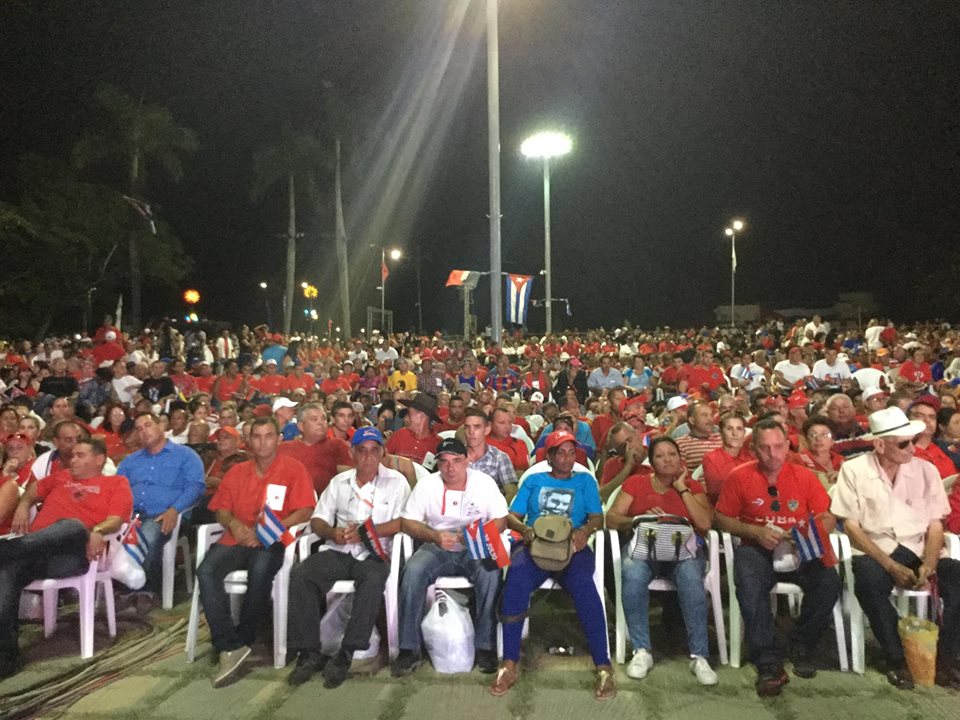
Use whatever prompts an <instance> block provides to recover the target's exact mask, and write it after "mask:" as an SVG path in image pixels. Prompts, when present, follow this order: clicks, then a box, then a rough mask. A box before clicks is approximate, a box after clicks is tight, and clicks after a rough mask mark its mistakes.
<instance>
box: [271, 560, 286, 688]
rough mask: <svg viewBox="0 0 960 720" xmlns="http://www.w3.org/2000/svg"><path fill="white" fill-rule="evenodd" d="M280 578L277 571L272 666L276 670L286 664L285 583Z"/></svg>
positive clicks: (274, 583) (274, 594)
mask: <svg viewBox="0 0 960 720" xmlns="http://www.w3.org/2000/svg"><path fill="white" fill-rule="evenodd" d="M280 572H283V571H282V570H281V571H280ZM281 580H282V578H280V577H279V573H278V577H276V578H275V579H274V582H273V666H274V667H275V668H277V669H278V670H279V669H281V668H283V667H284V666H285V665H286V664H287V583H286V582H282V581H281Z"/></svg>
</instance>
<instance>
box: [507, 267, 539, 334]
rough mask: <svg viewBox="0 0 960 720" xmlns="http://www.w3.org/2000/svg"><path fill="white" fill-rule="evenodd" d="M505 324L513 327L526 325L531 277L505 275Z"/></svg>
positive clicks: (531, 286)
mask: <svg viewBox="0 0 960 720" xmlns="http://www.w3.org/2000/svg"><path fill="white" fill-rule="evenodd" d="M506 282H507V305H506V311H507V322H508V323H512V324H513V325H526V324H527V310H529V309H530V290H531V289H532V288H533V276H532V275H510V274H508V275H507V278H506Z"/></svg>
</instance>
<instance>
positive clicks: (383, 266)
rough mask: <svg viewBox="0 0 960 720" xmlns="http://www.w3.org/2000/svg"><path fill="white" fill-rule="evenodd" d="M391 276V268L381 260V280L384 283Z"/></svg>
mask: <svg viewBox="0 0 960 720" xmlns="http://www.w3.org/2000/svg"><path fill="white" fill-rule="evenodd" d="M389 276H390V269H389V268H388V267H387V264H386V263H385V262H383V261H382V260H381V261H380V282H381V283H384V282H386V281H387V278H388V277H389Z"/></svg>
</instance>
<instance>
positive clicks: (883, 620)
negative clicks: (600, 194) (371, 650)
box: [0, 316, 960, 700]
mask: <svg viewBox="0 0 960 720" xmlns="http://www.w3.org/2000/svg"><path fill="white" fill-rule="evenodd" d="M0 367H2V369H0V443H2V448H3V455H2V473H3V478H2V479H0V483H2V484H0V535H4V539H3V540H0V677H3V676H9V675H12V674H14V673H16V672H17V671H19V669H20V668H21V666H22V659H21V654H20V651H19V647H18V618H17V615H18V607H19V597H20V594H21V591H22V589H23V588H24V587H25V586H26V585H27V584H29V583H30V582H32V581H33V580H35V579H38V578H42V577H65V576H68V575H74V574H77V573H78V572H81V571H82V568H83V565H84V563H87V562H89V561H90V560H91V559H94V558H96V557H97V556H98V555H99V554H100V553H101V552H102V551H103V550H104V546H105V543H106V541H105V539H104V538H105V537H107V536H109V535H111V533H115V532H116V531H118V530H119V529H120V528H121V527H123V526H124V524H125V523H130V522H131V521H132V520H134V519H136V522H137V523H139V526H140V528H141V531H142V535H143V538H144V540H145V545H146V552H145V557H144V559H143V569H144V572H145V574H146V578H147V581H146V585H145V586H144V588H143V589H141V590H137V591H132V590H131V591H129V592H124V593H123V597H122V598H120V601H121V604H123V605H125V606H127V607H132V608H134V610H135V611H145V610H149V609H150V608H151V607H153V605H154V603H155V602H156V599H157V595H158V593H159V592H160V584H161V574H162V573H161V556H162V549H163V546H164V544H165V543H166V542H167V541H168V540H169V539H170V538H171V536H172V534H173V533H174V531H175V530H179V531H180V532H184V531H185V530H186V528H187V527H188V526H190V525H193V526H198V525H201V524H204V523H213V522H216V523H219V524H220V525H222V526H223V527H224V529H225V531H224V534H223V536H222V538H221V539H220V541H219V542H218V543H217V544H216V545H214V546H213V547H212V548H211V549H210V551H208V552H207V554H206V556H205V558H204V560H203V563H202V564H201V565H200V567H199V568H198V571H197V580H198V583H199V588H200V600H201V603H202V607H203V610H204V613H205V615H206V618H207V622H208V624H209V626H210V631H211V637H212V642H213V645H214V648H215V649H216V651H218V652H219V664H218V666H217V669H216V670H215V673H214V677H213V682H214V685H215V686H218V687H219V686H222V685H225V684H227V683H230V682H232V681H234V680H235V679H236V678H237V677H238V673H239V670H240V669H241V668H242V666H243V664H244V662H245V661H246V659H247V657H248V655H249V654H250V652H251V646H252V645H253V643H254V641H255V638H256V632H257V629H258V626H259V624H260V622H261V620H262V619H263V618H264V617H266V616H267V615H268V608H269V603H270V596H271V586H272V582H273V578H274V575H275V574H276V573H277V571H278V569H279V568H280V567H281V564H282V563H283V559H284V552H283V550H284V545H285V543H286V541H287V540H288V539H289V538H288V537H286V536H287V534H288V532H287V531H288V529H289V528H293V527H294V526H300V525H301V524H304V523H306V524H308V525H309V531H311V532H313V533H315V534H316V535H317V536H318V538H319V539H320V540H322V541H323V545H322V549H325V550H329V551H328V552H317V553H315V554H313V555H311V556H310V557H308V558H304V559H302V560H301V562H299V563H298V564H297V565H296V566H295V567H294V569H293V571H292V573H291V575H290V593H289V598H290V599H289V602H290V612H289V617H290V619H291V621H290V626H289V635H290V637H289V647H290V648H291V649H292V650H293V651H295V653H296V664H295V667H294V668H293V670H292V672H291V674H290V677H289V681H290V683H291V684H295V685H296V684H301V683H304V682H307V681H308V680H310V679H311V677H312V676H313V675H314V674H315V673H321V674H322V675H323V678H324V683H325V685H326V686H327V687H337V686H339V685H341V684H342V683H343V682H344V681H345V680H346V679H347V678H348V675H349V670H350V667H351V662H352V658H353V654H354V653H355V652H357V651H363V650H366V649H367V648H368V647H369V643H370V635H371V631H372V628H373V627H374V625H375V624H376V622H377V618H378V616H379V614H380V611H381V607H382V604H383V592H384V586H385V584H386V582H387V571H388V569H389V568H388V565H389V560H387V561H386V562H385V560H384V559H385V558H389V555H390V545H391V542H392V539H393V538H394V536H396V535H397V534H398V533H400V532H403V533H405V534H406V535H408V536H410V537H411V538H412V539H413V540H414V541H415V543H416V550H415V552H414V553H413V555H412V556H411V557H410V558H408V559H407V561H406V562H405V565H404V568H403V572H402V575H401V580H400V589H399V655H398V656H397V658H396V660H395V661H394V662H393V665H392V672H393V674H394V675H396V676H402V675H405V674H407V673H410V672H412V671H413V670H415V669H416V668H417V667H418V666H419V665H420V664H421V663H422V662H423V655H422V652H423V649H422V646H423V638H422V634H421V630H420V624H421V620H422V617H423V613H424V611H425V591H426V588H427V587H428V586H429V585H431V584H432V583H433V582H434V581H435V580H436V578H437V577H440V576H449V575H462V576H465V577H466V578H468V579H469V581H470V583H471V584H472V586H473V602H474V604H475V608H474V617H475V650H476V665H477V667H478V668H479V669H480V670H481V671H482V672H486V673H491V674H493V675H494V680H493V684H492V685H491V688H490V692H491V693H492V694H493V695H495V696H502V695H504V694H506V693H507V692H508V691H509V690H510V688H511V687H512V686H513V685H514V684H515V683H516V682H517V680H518V678H519V673H520V665H519V659H520V649H521V637H522V627H523V621H524V619H525V618H526V615H527V612H528V611H529V609H530V596H531V593H532V592H533V591H534V590H535V589H536V588H538V587H540V585H541V583H542V582H543V581H544V580H545V579H547V578H554V579H555V580H557V582H558V584H559V585H560V586H561V587H563V588H564V589H565V590H566V591H567V592H568V593H569V594H570V595H571V597H572V598H573V602H574V606H575V609H576V614H577V618H578V620H579V623H580V625H581V627H582V628H583V631H584V634H585V636H586V639H587V643H588V645H589V649H590V654H591V657H592V659H593V662H594V664H595V665H596V677H595V684H594V696H595V697H596V698H597V699H599V700H605V699H609V698H612V697H614V696H615V694H616V683H615V680H614V674H613V672H612V668H611V659H610V657H609V650H608V640H607V637H608V627H607V619H606V616H605V613H604V611H603V608H604V605H603V601H602V597H601V593H602V592H603V590H602V589H598V587H597V586H596V585H595V583H594V577H593V575H594V566H595V563H596V562H597V559H596V558H595V557H594V554H593V549H592V544H591V543H590V542H589V540H590V538H591V536H592V535H594V534H595V533H597V532H598V531H603V530H604V528H611V529H614V530H619V531H621V538H622V540H623V542H624V552H625V558H624V562H623V567H622V575H623V591H622V594H623V597H622V604H623V608H624V612H625V616H626V622H627V626H628V637H629V640H630V644H631V646H632V648H633V654H632V657H631V658H630V659H629V662H628V663H627V666H626V673H627V675H628V676H629V677H631V678H635V679H638V680H639V679H642V678H644V677H645V676H646V675H647V674H648V673H649V672H651V671H652V669H653V665H654V658H653V654H652V647H651V642H650V617H649V607H650V603H649V585H650V583H651V582H652V580H653V579H654V578H657V577H665V578H668V579H670V580H672V581H673V582H674V583H675V585H676V587H677V589H678V596H679V605H680V609H681V615H682V622H683V625H684V627H685V631H686V640H687V644H688V647H689V654H690V671H691V673H692V675H693V676H694V677H695V678H696V680H697V681H698V682H699V683H701V684H703V685H713V684H716V683H717V682H718V678H717V674H716V673H715V672H714V670H713V669H712V667H711V665H710V662H709V655H710V652H709V641H708V622H707V601H706V597H705V590H704V584H703V574H704V572H705V562H706V560H705V558H706V550H705V541H704V538H705V536H706V533H707V532H708V531H709V530H710V529H711V528H715V529H718V530H720V531H722V532H727V533H730V534H731V535H732V536H733V537H735V538H737V541H738V544H737V545H736V547H735V549H733V550H732V551H733V552H734V556H735V578H734V580H735V585H736V595H737V600H738V602H739V608H740V612H741V613H742V614H743V617H744V620H745V623H744V625H745V628H746V641H747V645H748V647H749V652H750V656H751V659H752V661H753V662H754V664H755V665H756V668H757V681H756V690H757V692H758V694H760V695H761V696H771V695H777V694H779V693H780V692H781V689H782V687H783V686H784V685H785V684H786V683H787V682H788V676H787V674H786V671H785V661H786V660H789V661H790V663H791V664H792V668H793V673H794V675H796V676H798V677H801V678H811V677H813V676H814V675H815V674H816V673H817V670H818V667H817V666H818V662H817V655H816V653H815V652H814V650H815V648H816V645H817V643H818V640H819V638H820V636H821V635H822V634H823V633H824V631H825V630H827V629H828V628H829V626H830V623H831V622H832V611H833V607H834V604H835V602H836V600H837V598H838V597H839V595H840V593H841V579H840V575H839V574H838V573H837V572H836V570H835V569H833V568H832V567H829V563H827V562H824V560H823V558H819V557H814V558H809V557H801V556H800V555H799V554H798V548H797V547H796V544H797V543H796V542H795V537H796V536H795V535H794V534H793V533H792V532H791V531H793V530H802V531H804V532H806V531H807V528H808V527H809V526H811V525H815V526H816V527H818V528H822V529H823V530H824V531H825V532H830V531H834V530H835V528H836V529H837V530H836V531H842V532H844V533H846V535H847V536H848V537H849V539H850V542H851V544H852V547H853V554H854V557H853V559H852V569H853V573H854V579H855V594H856V599H857V600H858V601H859V603H860V605H861V606H862V607H863V610H864V612H865V614H866V616H867V618H868V619H869V621H870V627H871V629H872V631H873V634H874V635H875V637H876V639H877V642H878V644H879V646H880V649H881V653H882V656H883V660H884V663H885V666H884V668H883V669H884V672H886V675H887V678H888V680H889V681H890V683H892V684H893V685H895V686H896V687H898V688H911V687H913V678H912V677H911V673H910V670H909V668H908V666H907V663H906V660H905V655H904V650H903V645H902V642H901V640H900V638H899V636H898V634H897V613H896V610H895V609H894V606H893V605H892V604H891V603H890V601H889V598H890V593H891V590H893V589H894V588H904V589H925V588H928V587H929V582H930V580H931V579H932V578H934V577H935V578H936V585H937V589H938V592H939V597H940V598H942V603H943V608H942V617H943V622H942V628H941V631H940V639H939V647H938V667H937V682H938V683H940V684H943V685H945V686H949V687H952V688H954V689H960V561H958V560H957V559H951V558H949V557H947V553H946V551H945V550H944V533H945V532H954V533H956V532H960V484H957V485H954V480H955V479H956V477H957V475H958V473H960V409H958V400H960V330H958V329H955V328H954V327H952V326H951V325H950V324H948V323H918V324H915V325H910V326H903V325H901V326H897V325H895V324H894V323H892V322H885V321H878V320H871V321H870V322H869V323H868V325H867V327H866V328H863V329H862V330H861V329H860V328H857V327H852V326H848V325H846V324H842V323H833V324H831V323H827V322H824V321H823V320H822V319H821V318H820V317H819V316H814V317H813V318H812V319H811V320H809V321H808V320H806V319H803V320H800V321H797V322H795V323H786V322H782V321H770V322H767V323H764V324H762V325H756V326H753V327H740V328H729V329H728V328H701V329H673V328H658V329H656V330H654V331H641V330H638V329H635V328H632V327H623V328H617V329H614V330H603V329H600V330H593V331H588V332H576V331H565V332H563V333H560V334H556V335H549V336H544V337H536V336H530V335H526V334H521V333H519V332H518V333H516V334H514V335H511V336H509V337H505V338H504V339H503V342H502V343H496V342H490V341H489V339H487V338H484V337H477V338H474V339H473V340H470V341H466V340H460V339H454V338H451V337H445V336H444V335H443V334H441V333H435V334H433V335H431V336H419V335H416V334H407V333H399V334H393V335H385V334H381V333H379V332H371V333H369V334H367V333H363V334H362V336H361V337H358V338H352V339H350V340H348V341H345V342H340V341H335V340H330V339H320V338H316V337H302V338H298V337H283V336H281V335H279V334H277V333H274V332H272V331H271V330H270V329H269V328H267V327H266V326H259V327H255V328H248V327H247V326H243V327H242V328H240V329H239V330H238V331H237V332H232V331H230V330H223V331H221V332H220V333H219V334H217V335H216V336H215V337H214V336H210V337H208V336H207V335H206V333H205V332H204V331H203V330H201V329H200V328H199V326H190V325H188V326H184V327H181V328H180V331H178V330H177V329H176V328H174V327H173V326H172V325H162V326H161V327H160V328H158V329H157V330H155V331H152V332H151V331H145V332H141V333H138V334H136V335H132V334H125V333H124V332H122V331H121V329H120V328H118V327H116V326H115V325H114V324H113V321H112V319H111V318H109V317H107V318H105V319H104V322H103V325H102V326H101V327H100V328H99V329H98V330H97V331H96V333H94V334H93V335H92V336H91V337H86V336H81V335H76V336H72V337H68V338H49V339H47V340H45V341H43V342H40V343H36V344H34V343H31V342H29V341H19V342H11V341H7V342H4V343H0ZM418 473H419V475H418ZM418 478H419V479H418ZM38 508H39V509H38ZM650 515H656V516H670V517H672V518H679V520H678V522H680V523H687V524H688V525H689V527H690V537H691V538H692V540H691V545H690V549H689V552H687V553H685V554H684V556H683V557H681V554H680V548H679V546H678V548H677V555H676V556H675V557H674V558H671V559H667V560H659V559H655V558H654V557H653V556H651V555H649V554H647V555H644V554H643V552H642V550H643V548H638V547H635V546H634V543H638V542H639V541H638V540H637V538H638V537H639V534H638V532H637V531H636V528H637V527H638V523H640V522H642V521H643V519H644V518H647V517H649V516H650ZM545 516H562V517H565V518H567V519H568V520H569V525H570V538H571V539H570V543H571V548H572V553H571V557H570V558H568V561H567V564H565V565H564V566H563V567H562V568H561V569H545V567H547V568H549V567H550V566H544V565H543V564H542V561H540V560H538V558H537V553H535V552H534V549H533V548H534V543H536V542H537V539H538V535H537V533H536V532H535V527H534V526H535V525H536V524H537V522H538V520H540V519H541V518H543V517H545ZM478 522H479V524H480V525H481V526H486V525H490V524H492V527H494V528H495V529H496V532H503V533H505V535H506V536H507V537H510V538H512V542H513V549H512V562H511V564H510V567H509V568H508V570H507V571H506V573H505V574H504V573H502V572H501V571H500V569H499V567H497V566H496V565H492V564H491V563H490V561H489V559H484V558H478V557H476V555H475V553H474V552H473V551H472V549H471V548H468V547H467V546H466V544H465V536H464V529H465V528H467V527H468V526H471V525H472V524H476V523H478ZM601 562H602V560H601ZM237 569H246V570H247V572H248V584H247V592H246V594H245V595H244V599H243V605H242V611H241V613H240V617H239V622H236V621H235V620H234V618H233V617H232V616H231V612H230V600H229V598H228V596H227V595H226V592H225V590H224V578H225V577H226V576H227V575H228V574H229V573H230V572H232V571H234V570H237ZM338 580H352V581H354V583H355V586H356V596H357V597H356V602H354V604H353V610H352V614H351V616H350V619H349V621H348V623H347V625H346V628H345V631H344V635H343V640H342V643H341V647H340V649H339V651H337V652H336V653H335V654H333V655H326V654H324V653H323V652H322V650H321V647H320V634H319V624H320V621H321V618H322V617H323V615H324V613H325V612H326V594H327V592H328V591H329V590H330V588H331V587H332V586H333V584H334V583H335V582H336V581H338ZM781 581H788V582H793V583H796V584H798V585H799V586H800V587H801V589H802V590H803V601H802V606H801V611H800V614H799V617H798V618H797V620H796V621H795V622H794V623H793V626H792V629H791V631H790V634H789V639H788V640H789V641H788V643H787V646H786V647H784V646H783V645H782V643H781V642H780V640H779V639H778V633H777V628H776V625H775V618H774V615H773V613H772V611H771V607H770V601H769V595H770V592H771V590H772V588H773V587H774V585H775V584H776V583H777V582H781ZM498 620H499V621H500V622H501V623H502V626H503V642H502V658H498V654H497V638H496V632H497V622H498Z"/></svg>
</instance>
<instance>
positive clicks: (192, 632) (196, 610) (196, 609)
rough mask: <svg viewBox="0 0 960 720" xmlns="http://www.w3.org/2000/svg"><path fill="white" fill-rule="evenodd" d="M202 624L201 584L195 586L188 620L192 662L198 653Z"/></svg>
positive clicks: (188, 648) (189, 653)
mask: <svg viewBox="0 0 960 720" xmlns="http://www.w3.org/2000/svg"><path fill="white" fill-rule="evenodd" d="M199 624H200V586H199V585H194V587H193V600H192V601H191V603H190V620H189V621H188V622H187V648H186V649H187V662H188V663H192V662H193V660H194V657H195V656H196V653H197V629H198V626H199Z"/></svg>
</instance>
